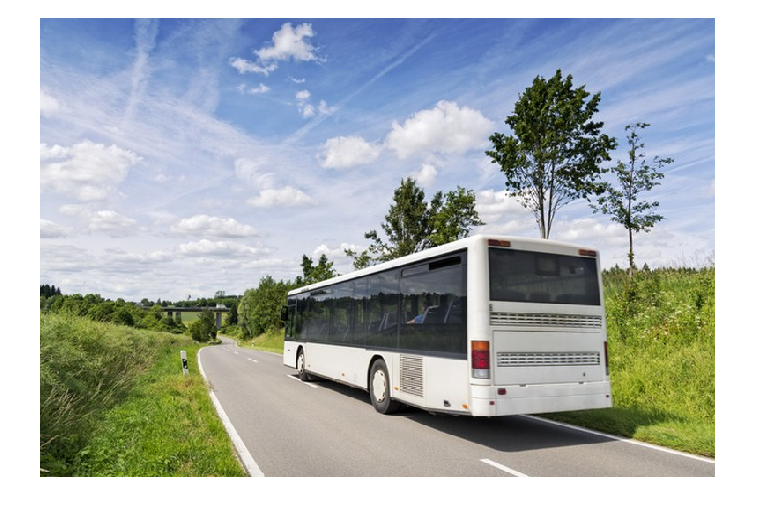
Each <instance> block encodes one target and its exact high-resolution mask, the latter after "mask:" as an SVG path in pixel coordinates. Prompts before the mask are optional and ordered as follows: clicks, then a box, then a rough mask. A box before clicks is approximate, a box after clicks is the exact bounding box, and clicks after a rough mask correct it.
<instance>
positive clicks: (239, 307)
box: [40, 254, 337, 342]
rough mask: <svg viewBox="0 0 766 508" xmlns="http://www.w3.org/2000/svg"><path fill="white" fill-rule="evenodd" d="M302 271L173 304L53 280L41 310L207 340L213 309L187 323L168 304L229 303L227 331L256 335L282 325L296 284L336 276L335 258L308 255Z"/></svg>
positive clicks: (211, 329) (43, 294)
mask: <svg viewBox="0 0 766 508" xmlns="http://www.w3.org/2000/svg"><path fill="white" fill-rule="evenodd" d="M301 266H302V275H299V276H298V277H296V278H295V280H293V281H281V280H280V281H275V280H274V279H273V278H272V277H271V276H265V277H263V278H262V279H261V281H260V283H259V284H258V286H257V287H255V288H252V289H248V290H247V291H246V292H245V294H244V295H242V296H236V295H226V294H224V292H222V291H219V292H217V293H216V294H215V296H214V297H212V298H198V299H196V300H191V299H187V300H184V301H180V302H176V303H171V302H169V301H161V300H158V303H151V302H149V301H148V300H147V299H146V298H144V299H143V300H141V302H139V303H135V302H127V301H125V300H124V299H122V298H118V299H117V300H114V301H112V300H108V299H104V298H103V297H102V296H101V295H98V294H86V295H84V296H83V295H81V294H71V295H67V294H62V293H61V289H60V288H56V287H55V286H53V285H49V284H44V285H40V311H41V313H52V314H62V315H70V316H78V317H85V318H88V319H91V320H93V321H98V322H102V323H114V324H119V325H125V326H131V327H134V328H139V329H144V330H152V331H160V332H171V333H187V332H188V333H189V334H190V335H191V336H192V338H193V339H194V340H197V341H202V342H205V341H207V340H212V339H215V338H216V329H215V316H214V314H213V312H212V311H209V310H208V311H203V312H201V313H200V316H199V319H198V320H196V321H194V322H192V323H191V324H190V325H189V326H188V327H187V326H186V325H185V324H184V323H183V322H182V321H181V320H180V318H174V317H173V316H172V315H169V314H168V313H167V312H165V311H164V310H163V307H169V306H173V307H215V306H216V305H225V306H226V308H227V309H228V312H227V313H226V316H225V318H224V322H223V325H224V328H223V332H224V333H225V334H227V335H232V336H236V337H244V338H253V337H256V336H258V335H260V334H262V333H265V332H267V331H273V330H278V329H279V328H280V327H281V326H282V323H281V321H280V309H281V307H282V305H284V303H285V300H286V298H287V292H288V291H290V290H291V289H293V288H296V287H300V286H303V285H306V284H312V283H315V282H319V281H321V280H325V279H327V278H330V277H333V276H335V275H337V272H336V271H335V269H334V268H333V263H332V262H331V261H328V260H327V256H326V255H324V254H323V255H322V256H320V257H319V260H318V262H317V264H316V265H314V262H313V260H312V259H311V258H309V257H308V256H305V255H304V256H303V261H302V265H301Z"/></svg>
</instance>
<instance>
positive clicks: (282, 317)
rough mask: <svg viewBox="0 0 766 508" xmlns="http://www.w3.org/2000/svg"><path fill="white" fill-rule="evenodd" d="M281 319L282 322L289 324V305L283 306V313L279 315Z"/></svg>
mask: <svg viewBox="0 0 766 508" xmlns="http://www.w3.org/2000/svg"><path fill="white" fill-rule="evenodd" d="M279 319H280V320H281V321H282V322H283V323H287V305H283V306H282V312H281V314H280V315H279Z"/></svg>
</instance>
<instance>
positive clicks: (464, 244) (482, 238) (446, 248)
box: [287, 234, 598, 295]
mask: <svg viewBox="0 0 766 508" xmlns="http://www.w3.org/2000/svg"><path fill="white" fill-rule="evenodd" d="M490 239H492V240H508V241H510V242H511V245H514V244H515V246H519V244H521V245H520V246H522V247H525V248H526V250H530V249H531V250H535V249H536V248H537V247H540V248H541V249H540V250H542V251H547V250H550V249H553V250H556V249H562V248H563V249H578V248H580V249H582V248H585V247H584V246H582V245H577V244H573V243H566V242H558V241H555V240H548V239H542V238H523V237H518V236H505V235H490V234H479V235H473V236H469V237H466V238H461V239H460V240H455V241H454V242H450V243H445V244H444V245H439V246H437V247H431V248H428V249H425V250H422V251H420V252H416V253H414V254H410V255H408V256H403V257H400V258H396V259H392V260H391V261H386V262H385V263H381V264H379V265H374V266H368V267H367V268H362V269H361V270H356V271H353V272H350V273H347V274H344V275H337V276H335V277H333V278H331V279H327V280H323V281H321V282H317V283H314V284H309V285H307V286H302V287H299V288H296V289H293V290H292V291H290V292H288V293H287V294H288V295H295V294H300V293H305V292H306V291H311V290H313V289H318V288H321V287H324V286H328V285H332V284H337V283H339V282H344V281H347V280H352V279H356V278H358V277H362V276H365V275H371V274H374V273H377V272H381V271H384V270H388V269H390V268H397V267H400V266H406V265H409V264H412V263H416V262H418V261H422V260H425V259H430V258H434V257H438V256H442V255H444V254H449V253H450V252H454V251H458V250H462V249H466V248H469V247H471V246H473V245H475V244H477V243H484V244H485V245H486V240H490ZM588 250H591V251H595V252H598V251H597V250H596V249H593V248H591V247H588Z"/></svg>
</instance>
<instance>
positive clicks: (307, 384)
mask: <svg viewBox="0 0 766 508" xmlns="http://www.w3.org/2000/svg"><path fill="white" fill-rule="evenodd" d="M287 377H289V378H290V379H292V380H293V381H298V382H299V383H302V384H304V385H306V386H310V387H311V388H319V387H318V386H317V385H315V384H313V383H307V382H306V381H301V380H300V379H299V378H297V377H295V376H291V375H290V374H288V375H287Z"/></svg>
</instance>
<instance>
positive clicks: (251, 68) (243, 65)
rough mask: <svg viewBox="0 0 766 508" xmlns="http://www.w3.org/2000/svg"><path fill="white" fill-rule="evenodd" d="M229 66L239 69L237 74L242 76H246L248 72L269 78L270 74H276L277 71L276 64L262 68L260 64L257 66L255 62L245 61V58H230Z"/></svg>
mask: <svg viewBox="0 0 766 508" xmlns="http://www.w3.org/2000/svg"><path fill="white" fill-rule="evenodd" d="M229 64H230V65H231V66H232V67H234V68H235V69H237V72H239V73H240V74H245V73H246V72H255V73H257V74H263V75H264V76H268V75H269V74H270V73H272V72H274V71H275V70H276V69H277V65H276V64H267V65H263V66H261V65H260V64H257V63H255V62H251V61H249V60H245V59H244V58H230V59H229Z"/></svg>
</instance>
